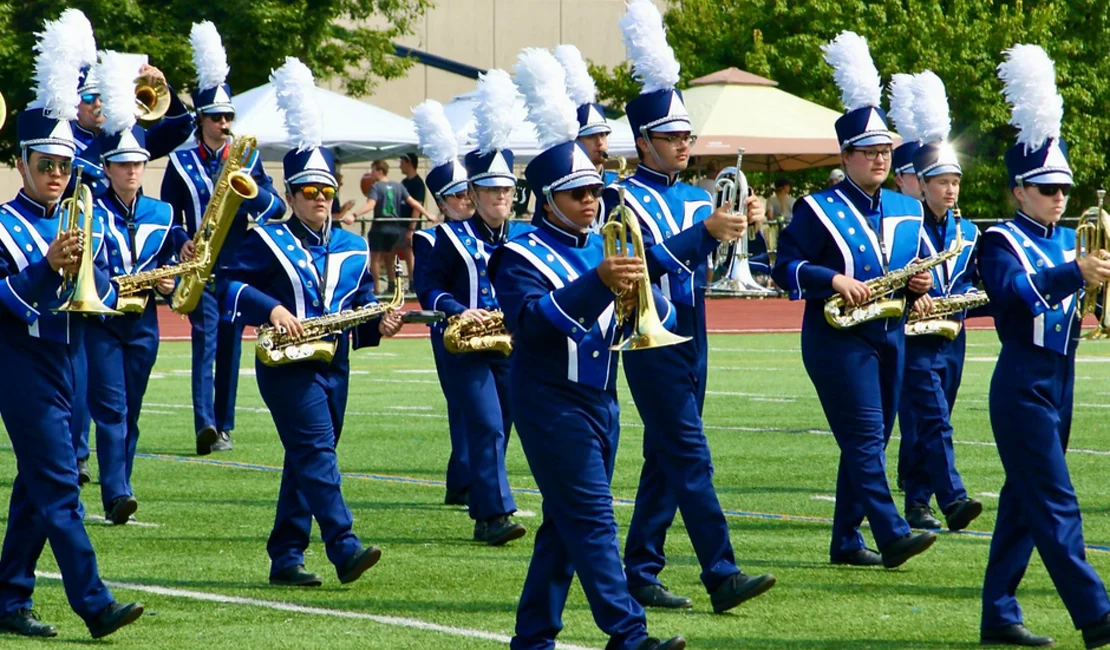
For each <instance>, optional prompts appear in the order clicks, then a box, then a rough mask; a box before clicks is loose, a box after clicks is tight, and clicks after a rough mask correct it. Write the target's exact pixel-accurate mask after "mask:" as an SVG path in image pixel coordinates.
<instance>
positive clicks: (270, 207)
mask: <svg viewBox="0 0 1110 650" xmlns="http://www.w3.org/2000/svg"><path fill="white" fill-rule="evenodd" d="M227 151H228V149H227V145H226V144H225V145H224V146H223V147H221V148H220V150H219V151H212V150H211V149H209V148H208V145H206V144H204V143H202V142H199V141H194V142H192V143H190V144H189V146H187V147H183V148H181V149H178V150H177V151H174V152H173V153H171V154H170V157H169V163H170V164H169V165H167V166H166V175H165V176H164V177H163V179H162V200H163V201H165V202H166V203H169V204H170V205H172V206H173V211H174V216H175V217H176V218H177V219H179V221H178V223H181V224H182V225H183V226H184V228H183V229H180V230H177V231H175V233H174V237H175V238H176V241H175V242H174V249H175V250H181V246H182V245H183V244H184V243H185V242H186V241H187V240H188V239H190V238H192V237H193V236H195V235H196V232H197V228H198V227H199V226H200V222H201V220H202V219H203V218H204V211H205V209H206V208H207V207H208V200H209V199H210V198H212V192H213V185H214V184H215V182H216V180H217V179H219V176H220V165H221V164H222V162H223V160H224V156H226V155H227ZM243 171H244V172H246V173H249V174H250V175H251V177H252V178H254V181H255V183H257V184H258V196H256V197H255V198H253V199H250V200H248V201H243V203H242V205H241V206H240V207H239V212H238V213H236V215H235V221H234V222H233V223H232V224H231V230H230V231H229V232H228V234H227V239H225V240H224V243H223V247H222V248H221V249H220V255H219V262H218V264H217V267H218V268H223V267H225V266H227V265H228V264H229V263H231V260H232V258H233V257H234V256H235V252H234V251H235V250H236V249H237V248H238V247H239V245H240V243H241V242H242V241H243V237H244V236H245V235H246V234H247V224H248V221H249V220H250V219H252V218H253V219H254V220H255V221H256V222H257V223H260V224H262V223H265V222H266V221H267V220H271V219H280V218H281V217H283V216H284V215H285V202H284V201H282V200H281V198H280V197H279V196H278V193H277V192H276V191H275V190H274V184H273V180H272V179H271V178H270V177H269V175H267V174H266V170H265V168H263V166H262V159H261V158H259V155H258V152H257V151H255V152H254V154H253V155H252V156H251V159H250V164H248V165H246V166H244V168H243Z"/></svg>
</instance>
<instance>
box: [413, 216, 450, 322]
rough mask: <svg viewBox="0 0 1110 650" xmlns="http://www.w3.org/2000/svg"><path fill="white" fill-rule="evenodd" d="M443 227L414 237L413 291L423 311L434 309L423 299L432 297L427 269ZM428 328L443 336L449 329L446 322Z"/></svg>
mask: <svg viewBox="0 0 1110 650" xmlns="http://www.w3.org/2000/svg"><path fill="white" fill-rule="evenodd" d="M442 227H445V226H444V225H443V224H436V225H434V226H432V227H431V228H425V229H423V230H417V231H416V232H415V233H413V235H412V290H413V291H414V292H416V297H417V298H418V299H420V301H421V302H420V307H421V308H422V309H431V308H432V306H431V305H426V304H424V301H423V297H424V296H426V295H431V291H429V289H428V287H427V278H428V271H427V269H428V266H429V265H430V264H431V263H432V259H431V258H432V255H433V254H434V251H435V246H436V235H437V234H438V233H439V231H440V228H442ZM428 327H430V328H431V329H432V332H433V333H436V334H442V333H443V330H444V329H445V328H446V327H447V323H446V321H438V322H435V323H428Z"/></svg>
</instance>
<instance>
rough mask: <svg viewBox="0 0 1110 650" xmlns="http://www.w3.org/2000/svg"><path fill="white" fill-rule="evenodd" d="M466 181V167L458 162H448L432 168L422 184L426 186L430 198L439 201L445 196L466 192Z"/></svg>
mask: <svg viewBox="0 0 1110 650" xmlns="http://www.w3.org/2000/svg"><path fill="white" fill-rule="evenodd" d="M467 179H468V174H467V172H466V167H464V166H463V164H462V163H460V162H459V161H458V160H450V161H448V162H445V163H443V164H442V165H437V166H435V167H433V168H432V170H431V171H430V172H428V175H427V177H425V178H424V184H425V185H427V186H428V191H430V192H431V193H432V196H435V197H436V198H437V199H440V200H441V199H442V198H443V197H445V196H450V195H452V194H458V193H459V192H462V191H464V190H466V186H467Z"/></svg>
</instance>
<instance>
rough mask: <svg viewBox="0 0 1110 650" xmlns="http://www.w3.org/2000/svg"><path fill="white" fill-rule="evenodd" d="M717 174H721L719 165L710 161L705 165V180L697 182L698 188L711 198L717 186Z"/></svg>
mask: <svg viewBox="0 0 1110 650" xmlns="http://www.w3.org/2000/svg"><path fill="white" fill-rule="evenodd" d="M719 173H721V163H719V162H717V161H716V160H710V161H709V162H707V163H706V164H705V178H703V179H701V180H700V181H698V183H697V185H698V187H700V188H701V189H703V190H705V191H706V192H709V195H710V196H713V193H714V191H715V189H716V188H715V186H716V184H717V174H719Z"/></svg>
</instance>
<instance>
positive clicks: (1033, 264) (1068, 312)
mask: <svg viewBox="0 0 1110 650" xmlns="http://www.w3.org/2000/svg"><path fill="white" fill-rule="evenodd" d="M1075 257H1076V254H1075V230H1073V229H1071V228H1064V227H1061V226H1044V225H1042V224H1040V223H1038V222H1037V221H1034V220H1033V219H1032V218H1031V217H1029V216H1028V215H1026V214H1024V213H1022V212H1020V211H1019V212H1018V213H1017V215H1015V216H1014V218H1013V219H1011V220H1009V221H1006V222H1004V223H1001V224H998V225H995V226H991V227H990V228H988V229H987V231H986V233H984V235H983V241H982V243H981V244H980V253H979V272H980V274H982V276H983V284H984V285H985V287H986V289H987V294H988V295H989V296H990V299H991V307H992V310H991V311H992V313H993V314H994V320H995V329H996V330H997V332H998V338H999V340H1000V341H1001V342H1002V345H1003V346H1007V345H1018V346H1025V347H1037V348H1043V349H1046V350H1051V351H1053V352H1056V353H1057V354H1060V355H1071V354H1074V353H1075V348H1076V346H1077V344H1078V341H1079V331H1080V329H1081V324H1082V322H1081V320H1080V319H1079V318H1078V317H1077V308H1078V305H1079V302H1080V301H1081V300H1082V296H1083V293H1082V291H1081V290H1082V288H1083V286H1084V284H1085V283H1084V281H1083V275H1082V274H1081V273H1080V271H1079V265H1078V264H1076V261H1075Z"/></svg>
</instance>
